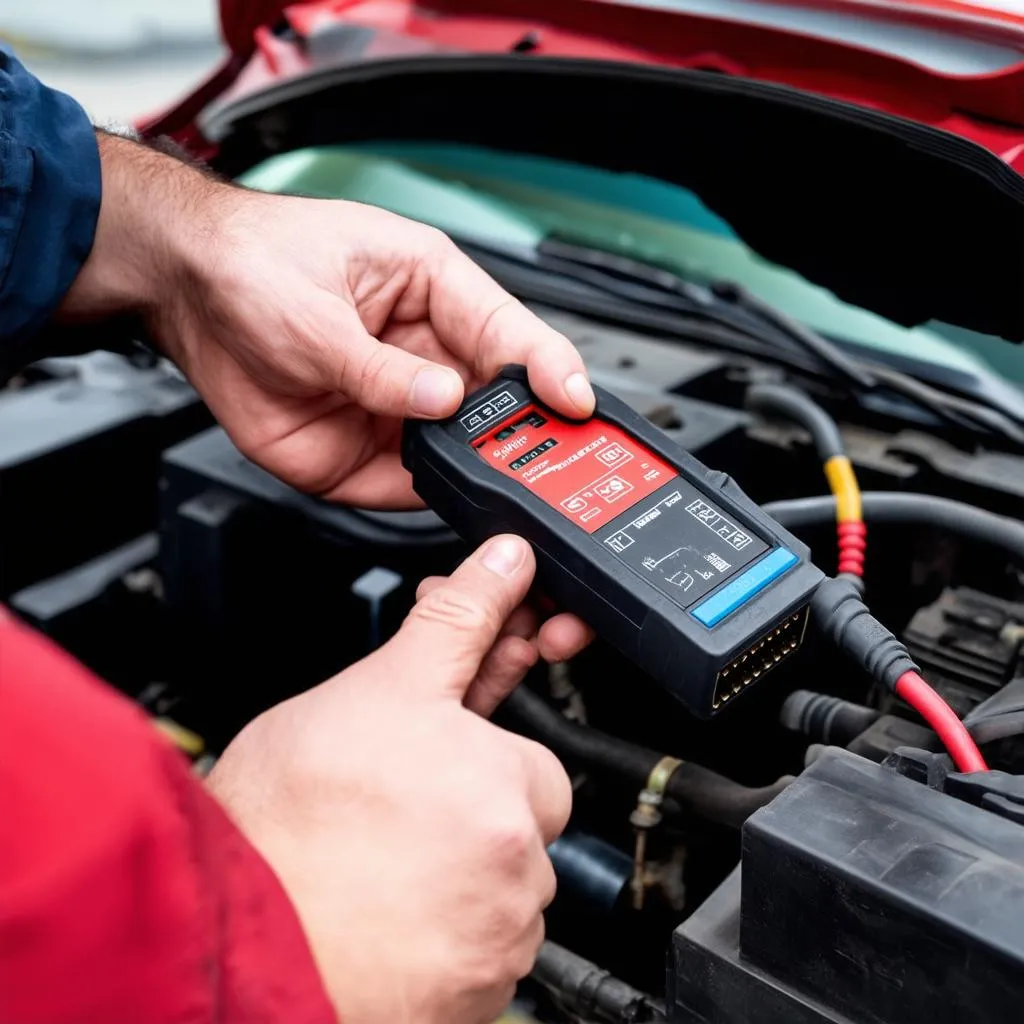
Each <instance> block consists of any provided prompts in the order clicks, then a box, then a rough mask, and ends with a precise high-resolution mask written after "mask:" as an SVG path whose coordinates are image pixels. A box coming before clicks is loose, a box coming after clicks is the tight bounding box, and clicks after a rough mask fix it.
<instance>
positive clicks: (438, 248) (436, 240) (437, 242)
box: [422, 224, 455, 256]
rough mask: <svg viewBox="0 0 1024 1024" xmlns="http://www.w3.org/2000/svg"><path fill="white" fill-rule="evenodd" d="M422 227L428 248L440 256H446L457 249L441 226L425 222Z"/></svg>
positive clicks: (424, 241)
mask: <svg viewBox="0 0 1024 1024" xmlns="http://www.w3.org/2000/svg"><path fill="white" fill-rule="evenodd" d="M422 227H423V233H422V238H423V243H424V245H425V246H426V248H427V249H428V250H430V251H432V252H434V253H436V254H437V255H439V256H446V255H448V253H450V252H451V251H453V250H454V249H455V243H454V242H453V241H452V240H451V238H450V237H449V236H448V235H447V234H446V233H445V232H444V231H442V230H441V229H440V228H436V227H434V226H433V225H432V224H424V225H423V226H422Z"/></svg>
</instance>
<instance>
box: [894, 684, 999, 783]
mask: <svg viewBox="0 0 1024 1024" xmlns="http://www.w3.org/2000/svg"><path fill="white" fill-rule="evenodd" d="M895 692H896V696H897V697H899V698H900V699H901V700H905V701H906V702H907V703H908V704H909V705H910V706H911V707H912V708H913V709H914V710H915V711H917V712H918V714H920V716H921V717H922V718H923V719H924V720H925V721H926V722H927V723H928V724H929V725H930V726H931V727H932V728H933V729H934V730H935V731H936V733H938V736H939V739H940V740H942V744H943V746H944V747H945V748H946V750H948V751H949V756H950V757H952V758H953V762H954V763H955V764H956V766H957V768H958V769H959V770H960V771H962V772H987V771H988V765H987V764H985V759H984V758H983V757H982V756H981V751H980V750H979V749H978V745H977V744H976V743H975V742H974V740H973V738H972V737H971V734H970V733H969V732H968V731H967V727H966V726H965V725H964V723H963V722H961V721H960V719H959V718H957V716H956V712H955V711H954V710H953V709H952V708H951V707H950V706H949V705H948V704H947V703H946V702H945V701H944V700H943V699H942V698H941V697H940V696H939V695H938V694H937V693H936V692H935V691H934V690H933V689H932V688H931V687H930V686H929V685H928V684H927V683H926V682H925V681H924V680H923V679H922V678H921V676H920V675H918V673H917V672H914V671H910V672H904V673H903V675H901V676H900V677H899V679H897V680H896V688H895Z"/></svg>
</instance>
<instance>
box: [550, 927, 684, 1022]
mask: <svg viewBox="0 0 1024 1024" xmlns="http://www.w3.org/2000/svg"><path fill="white" fill-rule="evenodd" d="M530 977H531V978H533V979H534V980H535V981H537V982H539V983H540V984H541V985H543V986H544V987H545V988H546V989H548V990H549V991H551V992H553V993H555V994H556V995H557V996H558V997H559V1002H561V1003H562V1004H563V1005H565V1006H566V1008H567V1009H569V1010H570V1012H571V1013H572V1014H573V1015H574V1017H575V1016H579V1017H584V1018H586V1019H587V1020H591V1021H595V1024H657V1022H659V1021H665V1020H666V1017H665V1015H664V1012H663V1011H662V1009H661V1007H660V1006H659V1005H658V1004H657V1002H656V1001H655V1000H654V998H653V997H652V996H649V995H647V994H646V993H645V992H641V991H639V990H638V989H635V988H633V986H632V985H627V984H626V982H624V981H620V980H619V979H618V978H615V977H613V976H612V975H611V974H609V973H608V971H606V970H604V969H603V968H601V967H598V966H597V964H595V963H591V961H589V960H585V959H584V958H583V957H581V956H579V955H578V954H577V953H573V952H572V951H571V950H568V949H566V948H565V946H559V945H557V944H556V943H554V942H551V941H550V939H549V940H547V941H545V942H544V944H543V945H542V946H541V947H540V950H539V951H538V953H537V960H536V962H535V963H534V966H533V970H532V971H531V972H530Z"/></svg>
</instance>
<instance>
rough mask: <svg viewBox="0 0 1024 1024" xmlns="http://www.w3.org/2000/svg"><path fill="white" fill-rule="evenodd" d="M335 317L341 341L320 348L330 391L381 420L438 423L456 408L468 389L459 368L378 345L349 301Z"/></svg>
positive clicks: (403, 350) (337, 340) (332, 341)
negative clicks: (415, 419)
mask: <svg viewBox="0 0 1024 1024" xmlns="http://www.w3.org/2000/svg"><path fill="white" fill-rule="evenodd" d="M335 314H336V315H335V317H334V320H335V323H336V327H335V329H336V330H337V331H338V337H336V338H333V339H331V342H330V344H328V345H327V346H326V347H325V348H324V349H322V350H321V351H322V353H323V354H322V356H321V358H322V359H324V361H325V362H326V363H327V364H328V365H325V366H322V367H321V370H322V371H323V372H324V373H325V375H326V379H327V380H328V381H330V382H331V385H330V386H331V389H332V390H335V391H340V392H341V393H342V394H344V395H346V396H348V397H349V398H350V399H352V401H353V402H355V403H356V404H357V405H359V406H361V407H362V408H363V409H366V410H367V411H369V412H372V413H377V414H379V415H382V416H400V417H405V416H414V417H418V418H420V419H439V418H441V417H443V416H450V415H451V414H452V413H453V412H455V410H456V409H458V407H459V403H460V402H461V401H462V398H463V395H464V393H465V388H464V385H463V383H462V378H461V377H460V376H459V375H458V373H457V372H456V371H455V370H453V369H452V368H451V367H448V366H441V365H440V364H438V363H433V362H431V361H430V360H428V359H423V358H422V357H421V356H416V355H413V354H412V353H411V352H406V351H405V349H402V348H397V347H396V346H394V345H388V344H385V343H384V342H381V341H378V340H377V339H376V338H375V337H373V335H371V334H369V333H368V332H367V330H366V328H365V327H364V326H363V323H362V321H361V320H360V318H359V314H358V313H357V312H356V310H355V309H354V308H353V307H352V306H350V305H349V304H348V303H342V305H341V309H340V310H335Z"/></svg>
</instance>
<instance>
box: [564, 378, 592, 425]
mask: <svg viewBox="0 0 1024 1024" xmlns="http://www.w3.org/2000/svg"><path fill="white" fill-rule="evenodd" d="M565 393H566V394H567V395H568V396H569V398H571V399H572V404H573V405H575V406H576V408H577V409H579V411H580V412H583V413H586V414H587V415H588V416H589V415H590V414H591V413H592V412H593V411H594V401H595V400H594V389H593V388H592V387H591V386H590V381H589V380H587V378H586V375H585V374H582V373H572V374H570V375H569V376H568V377H566V379H565Z"/></svg>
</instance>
